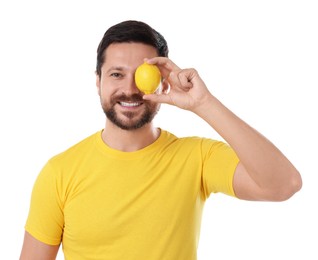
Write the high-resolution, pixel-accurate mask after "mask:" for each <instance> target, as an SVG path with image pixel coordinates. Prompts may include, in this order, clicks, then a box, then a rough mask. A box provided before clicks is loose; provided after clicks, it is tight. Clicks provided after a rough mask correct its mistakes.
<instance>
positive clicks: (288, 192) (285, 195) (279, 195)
mask: <svg viewBox="0 0 318 260" xmlns="http://www.w3.org/2000/svg"><path fill="white" fill-rule="evenodd" d="M302 185H303V183H302V178H301V176H300V174H299V172H298V171H296V172H295V173H294V174H293V175H292V176H291V177H290V178H289V180H288V181H287V182H285V184H284V185H283V186H282V187H281V188H280V189H279V190H278V191H277V192H276V196H275V199H274V200H275V201H286V200H288V199H290V198H291V197H292V196H293V195H294V194H295V193H297V192H298V191H300V190H301V188H302Z"/></svg>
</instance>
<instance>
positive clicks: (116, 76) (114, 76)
mask: <svg viewBox="0 0 318 260" xmlns="http://www.w3.org/2000/svg"><path fill="white" fill-rule="evenodd" d="M110 76H111V77H112V78H122V77H123V75H122V74H121V73H118V72H113V73H111V74H110Z"/></svg>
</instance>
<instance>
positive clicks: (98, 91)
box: [95, 73, 101, 96]
mask: <svg viewBox="0 0 318 260" xmlns="http://www.w3.org/2000/svg"><path fill="white" fill-rule="evenodd" d="M95 75H96V87H97V93H98V95H99V96H100V92H101V91H100V76H99V75H98V74H97V73H95Z"/></svg>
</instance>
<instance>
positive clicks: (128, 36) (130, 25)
mask: <svg viewBox="0 0 318 260" xmlns="http://www.w3.org/2000/svg"><path fill="white" fill-rule="evenodd" d="M122 42H139V43H144V44H148V45H151V46H153V47H155V48H156V50H157V53H158V56H161V57H168V52H169V50H168V45H167V42H166V40H165V38H164V37H163V36H162V35H161V34H160V33H159V32H157V31H156V30H155V29H153V28H151V27H150V26H149V25H148V24H146V23H144V22H140V21H133V20H128V21H124V22H121V23H118V24H115V25H113V26H112V27H110V28H109V29H108V30H107V31H106V32H105V34H104V36H103V39H102V40H101V42H100V43H99V45H98V48H97V64H96V73H97V75H98V76H101V68H102V66H103V63H104V61H105V55H104V53H105V50H106V49H107V47H108V46H109V45H111V44H112V43H122Z"/></svg>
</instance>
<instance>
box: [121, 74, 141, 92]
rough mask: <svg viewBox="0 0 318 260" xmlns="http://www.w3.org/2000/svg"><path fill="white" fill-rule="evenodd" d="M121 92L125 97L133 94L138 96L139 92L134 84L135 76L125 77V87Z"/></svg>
mask: <svg viewBox="0 0 318 260" xmlns="http://www.w3.org/2000/svg"><path fill="white" fill-rule="evenodd" d="M122 92H123V93H125V94H126V95H128V96H129V95H133V94H140V93H141V91H140V90H139V89H138V88H137V86H136V82H135V75H134V74H133V75H131V76H129V77H127V81H126V84H125V86H124V87H123V88H122Z"/></svg>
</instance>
